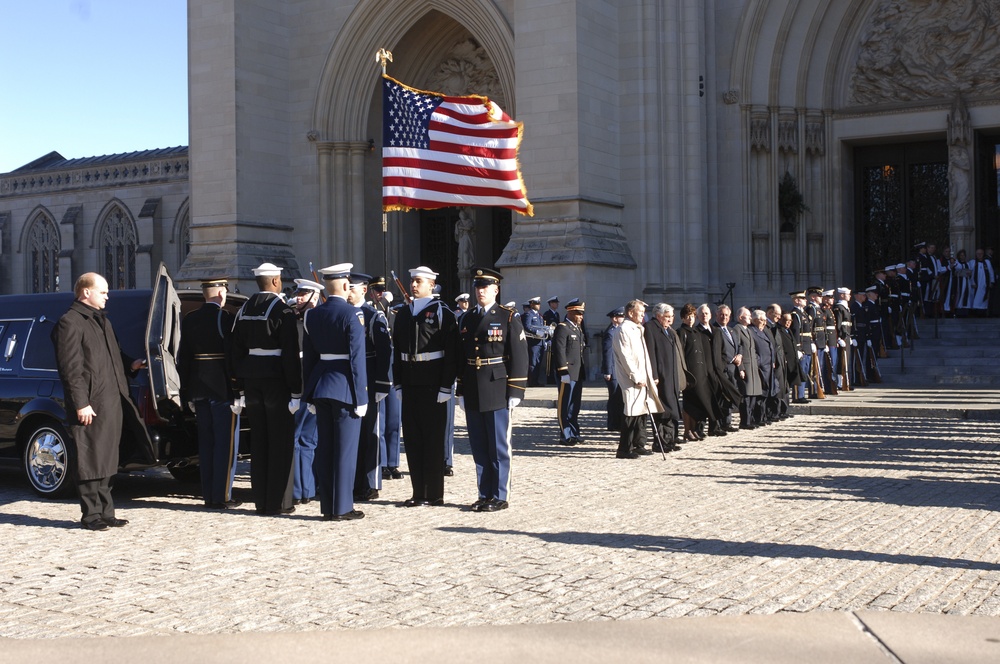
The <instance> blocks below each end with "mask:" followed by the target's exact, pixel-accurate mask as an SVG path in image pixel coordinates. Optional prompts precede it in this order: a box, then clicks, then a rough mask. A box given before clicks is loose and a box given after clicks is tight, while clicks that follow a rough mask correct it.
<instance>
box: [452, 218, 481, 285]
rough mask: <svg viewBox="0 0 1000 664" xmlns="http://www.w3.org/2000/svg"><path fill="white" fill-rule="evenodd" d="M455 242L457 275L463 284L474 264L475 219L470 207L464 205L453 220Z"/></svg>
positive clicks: (469, 275) (468, 277)
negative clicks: (456, 218)
mask: <svg viewBox="0 0 1000 664" xmlns="http://www.w3.org/2000/svg"><path fill="white" fill-rule="evenodd" d="M455 242H457V243H458V277H459V279H461V281H462V284H463V285H464V284H465V283H466V282H467V281H468V280H469V279H470V277H471V275H472V267H473V266H474V265H475V264H476V220H475V218H474V217H473V214H472V208H470V207H464V208H462V209H461V210H460V211H459V213H458V221H456V222H455Z"/></svg>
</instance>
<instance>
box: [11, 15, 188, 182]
mask: <svg viewBox="0 0 1000 664" xmlns="http://www.w3.org/2000/svg"><path fill="white" fill-rule="evenodd" d="M0 63H3V64H2V69H0V173H6V172H8V171H11V170H14V169H15V168H18V167H20V166H23V165H24V164H27V163H28V162H30V161H33V160H34V159H37V158H38V157H41V156H42V155H45V154H48V153H49V152H51V151H53V150H55V151H56V152H59V153H60V154H61V155H63V156H64V157H66V158H74V157H91V156H95V155H103V154H115V153H119V152H132V151H134V150H147V149H152V148H166V147H173V146H177V145H187V143H188V117H187V2H186V0H0Z"/></svg>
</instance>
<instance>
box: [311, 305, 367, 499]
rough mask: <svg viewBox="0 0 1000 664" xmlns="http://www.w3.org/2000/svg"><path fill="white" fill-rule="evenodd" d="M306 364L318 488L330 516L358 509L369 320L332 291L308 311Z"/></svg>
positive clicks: (314, 467)
mask: <svg viewBox="0 0 1000 664" xmlns="http://www.w3.org/2000/svg"><path fill="white" fill-rule="evenodd" d="M303 327H304V328H305V337H304V338H303V342H302V368H303V373H304V374H305V375H306V376H307V377H308V378H307V380H306V387H305V391H304V393H303V394H304V398H305V400H306V401H308V402H310V403H312V404H314V405H315V407H316V428H317V431H318V433H319V440H318V444H317V446H316V461H315V464H314V466H313V469H314V471H315V474H316V490H317V495H318V496H319V501H320V511H321V512H322V513H323V515H324V516H337V515H342V514H347V513H348V512H351V511H353V509H354V475H355V470H356V468H357V463H358V440H359V437H360V435H361V418H359V417H358V416H357V415H356V413H355V409H356V408H357V407H358V406H364V405H367V404H368V368H367V366H366V361H365V323H364V315H363V314H362V312H361V311H360V310H359V309H356V308H355V307H354V306H353V305H351V304H350V303H348V302H347V300H345V299H344V298H342V297H337V296H331V297H329V298H327V300H326V302H324V303H323V304H321V305H319V306H318V307H316V308H315V309H312V310H310V311H308V312H306V315H305V318H304V321H303Z"/></svg>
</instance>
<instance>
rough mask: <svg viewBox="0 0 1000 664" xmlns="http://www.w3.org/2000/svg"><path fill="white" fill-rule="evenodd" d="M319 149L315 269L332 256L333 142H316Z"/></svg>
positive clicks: (324, 264) (323, 264)
mask: <svg viewBox="0 0 1000 664" xmlns="http://www.w3.org/2000/svg"><path fill="white" fill-rule="evenodd" d="M316 148H317V150H318V151H319V154H318V157H319V252H318V254H317V256H316V260H317V261H318V264H317V265H315V267H316V269H319V268H321V267H326V266H327V265H331V264H332V261H330V258H331V257H332V256H333V237H332V236H333V200H332V196H331V188H332V187H333V177H332V176H333V143H331V142H330V141H323V142H320V143H317V144H316Z"/></svg>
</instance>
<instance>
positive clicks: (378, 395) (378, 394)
mask: <svg viewBox="0 0 1000 664" xmlns="http://www.w3.org/2000/svg"><path fill="white" fill-rule="evenodd" d="M387 396H389V393H388V392H376V393H375V403H378V402H379V401H381V400H382V399H385V398H386V397H387Z"/></svg>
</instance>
